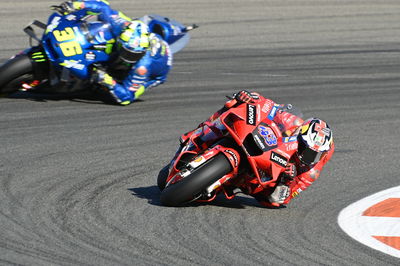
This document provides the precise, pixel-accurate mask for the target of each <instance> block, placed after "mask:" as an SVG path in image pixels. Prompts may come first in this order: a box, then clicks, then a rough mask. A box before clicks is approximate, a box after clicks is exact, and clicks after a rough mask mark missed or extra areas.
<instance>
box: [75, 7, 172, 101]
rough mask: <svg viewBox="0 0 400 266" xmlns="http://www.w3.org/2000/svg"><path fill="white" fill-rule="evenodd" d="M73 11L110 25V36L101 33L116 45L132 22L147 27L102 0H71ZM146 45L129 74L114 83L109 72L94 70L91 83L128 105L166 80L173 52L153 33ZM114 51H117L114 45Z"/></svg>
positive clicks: (149, 35)
mask: <svg viewBox="0 0 400 266" xmlns="http://www.w3.org/2000/svg"><path fill="white" fill-rule="evenodd" d="M72 5H73V9H74V10H81V11H85V12H83V13H82V12H76V13H79V14H80V16H84V15H97V16H98V19H99V20H100V21H103V22H106V23H108V24H110V25H111V32H112V35H113V36H104V35H103V36H101V37H102V38H105V39H106V40H107V43H110V44H111V43H113V44H114V46H118V43H117V42H116V40H118V38H119V36H120V35H121V34H123V33H124V31H125V29H126V28H127V27H128V26H129V25H130V24H131V23H138V24H140V26H141V27H145V28H146V29H147V30H146V32H148V31H149V30H148V27H147V25H146V24H144V23H143V22H141V21H138V20H131V19H130V18H128V17H127V16H125V15H124V14H123V13H122V12H118V11H116V10H113V9H111V8H110V6H109V4H108V3H107V2H106V1H102V0H78V1H74V2H72ZM147 36H148V40H149V47H148V48H146V52H145V54H144V56H143V57H142V58H141V59H140V60H139V61H137V62H136V63H135V64H133V65H132V66H131V69H130V71H129V72H128V75H127V76H126V77H125V78H124V79H123V80H122V81H121V82H117V81H116V80H115V79H114V78H113V77H112V76H111V75H109V74H108V73H105V72H104V71H100V70H98V71H97V73H93V75H94V76H96V78H94V82H97V83H98V84H100V85H102V86H105V87H107V88H108V90H109V92H110V93H111V95H112V96H113V97H114V99H115V100H116V101H117V102H118V103H119V104H121V105H127V104H130V103H131V102H133V101H134V100H136V99H137V98H138V97H139V96H141V95H142V94H143V93H144V92H145V91H146V90H147V89H149V88H151V87H155V86H157V85H159V84H162V83H164V82H165V81H166V79H167V74H168V72H169V70H170V68H171V66H172V53H171V51H170V49H169V45H168V43H166V42H165V41H164V40H163V39H162V38H161V37H160V36H158V35H157V34H154V33H150V34H148V35H147ZM113 50H118V49H117V47H114V49H113Z"/></svg>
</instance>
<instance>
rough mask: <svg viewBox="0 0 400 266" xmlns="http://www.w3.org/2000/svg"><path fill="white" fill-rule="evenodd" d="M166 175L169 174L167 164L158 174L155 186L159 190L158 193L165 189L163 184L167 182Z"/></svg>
mask: <svg viewBox="0 0 400 266" xmlns="http://www.w3.org/2000/svg"><path fill="white" fill-rule="evenodd" d="M168 174H169V164H167V165H166V166H164V168H163V169H161V170H160V172H159V173H158V177H157V186H158V188H159V189H160V191H163V189H164V188H165V184H166V182H167V178H168Z"/></svg>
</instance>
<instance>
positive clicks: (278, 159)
mask: <svg viewBox="0 0 400 266" xmlns="http://www.w3.org/2000/svg"><path fill="white" fill-rule="evenodd" d="M270 159H271V161H273V162H275V163H277V164H279V165H280V166H282V167H285V166H286V165H287V163H288V162H287V160H286V158H285V157H283V156H282V155H280V154H278V153H276V152H271V158H270Z"/></svg>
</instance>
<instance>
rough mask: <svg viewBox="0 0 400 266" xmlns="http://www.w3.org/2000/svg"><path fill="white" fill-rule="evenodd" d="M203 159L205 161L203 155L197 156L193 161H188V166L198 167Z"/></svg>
mask: <svg viewBox="0 0 400 266" xmlns="http://www.w3.org/2000/svg"><path fill="white" fill-rule="evenodd" d="M205 161H206V159H205V158H204V157H203V156H199V157H197V158H196V159H195V160H194V161H192V162H191V163H190V166H191V167H192V168H197V167H199V166H200V165H202V164H203V163H204V162H205Z"/></svg>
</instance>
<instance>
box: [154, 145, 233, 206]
mask: <svg viewBox="0 0 400 266" xmlns="http://www.w3.org/2000/svg"><path fill="white" fill-rule="evenodd" d="M230 171H232V166H231V164H230V163H229V161H228V158H226V157H225V155H224V154H222V153H219V154H218V155H217V156H215V157H213V158H212V159H210V160H209V161H207V162H205V163H204V164H203V165H201V166H200V167H199V168H196V169H195V170H193V172H192V173H191V174H190V175H188V176H187V177H185V178H183V179H182V180H180V181H178V182H177V183H175V184H172V185H169V186H167V187H166V188H165V189H164V190H163V191H162V192H161V198H160V201H161V204H162V205H165V206H180V205H182V204H184V203H187V202H189V201H191V200H192V199H194V197H196V196H197V195H199V194H200V193H201V192H202V191H203V190H204V189H206V188H207V187H208V186H209V185H211V184H212V183H214V182H215V181H217V180H218V179H220V178H221V177H223V176H224V175H226V174H227V173H229V172H230Z"/></svg>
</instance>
